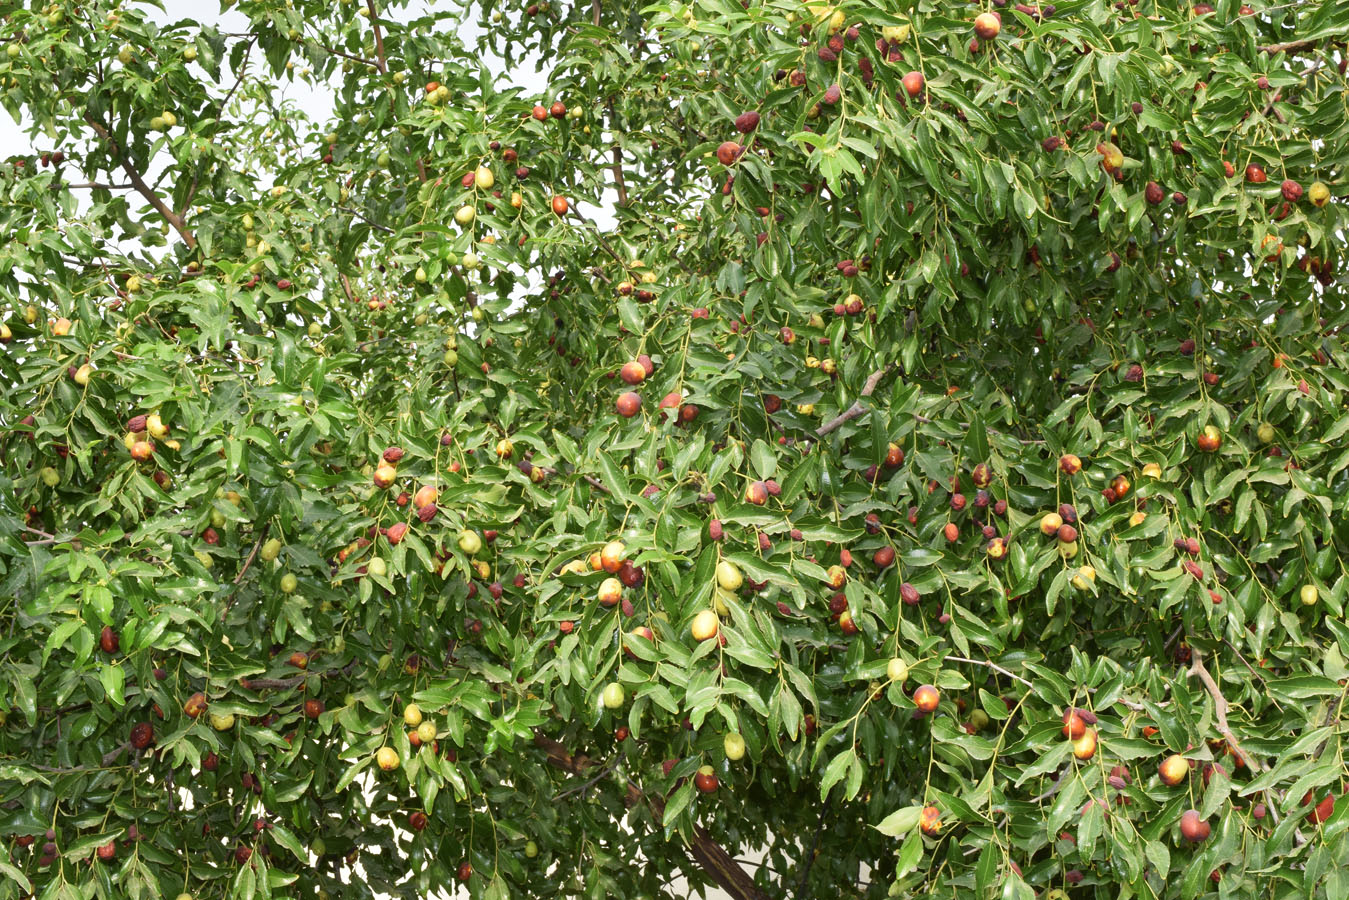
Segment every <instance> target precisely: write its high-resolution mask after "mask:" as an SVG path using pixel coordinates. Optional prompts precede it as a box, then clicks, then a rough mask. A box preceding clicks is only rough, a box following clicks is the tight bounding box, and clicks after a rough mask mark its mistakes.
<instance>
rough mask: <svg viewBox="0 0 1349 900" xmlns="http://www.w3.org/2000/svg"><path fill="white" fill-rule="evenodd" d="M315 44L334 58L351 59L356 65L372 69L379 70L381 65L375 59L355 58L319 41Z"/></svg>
mask: <svg viewBox="0 0 1349 900" xmlns="http://www.w3.org/2000/svg"><path fill="white" fill-rule="evenodd" d="M314 44H315V45H316V46H317V47H318V48H319V49H320V50H322V51H323V52H324V53H331V54H332V55H333V56H340V57H342V58H343V59H349V60H351V61H352V62H354V63H360V64H361V65H363V66H369V67H370V68H372V69H378V68H379V63H377V62H375V61H374V60H373V59H366V58H365V57H364V56H353V55H352V54H350V53H343V52H342V51H341V50H337V49H335V48H333V47H329V46H328V45H327V44H320V43H319V42H318V41H314Z"/></svg>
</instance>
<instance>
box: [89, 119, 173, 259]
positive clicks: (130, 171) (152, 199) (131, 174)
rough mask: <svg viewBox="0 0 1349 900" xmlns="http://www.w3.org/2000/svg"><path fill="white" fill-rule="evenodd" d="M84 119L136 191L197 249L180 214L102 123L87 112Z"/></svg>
mask: <svg viewBox="0 0 1349 900" xmlns="http://www.w3.org/2000/svg"><path fill="white" fill-rule="evenodd" d="M84 121H85V122H87V123H89V127H90V128H92V129H94V132H95V133H96V134H97V135H98V136H99V137H100V138H102V139H103V141H104V143H106V144H107V145H108V149H109V151H110V152H111V153H112V155H113V156H115V157H117V159H118V162H119V163H120V165H121V166H122V171H123V172H126V176H127V178H128V179H129V180H130V181H131V184H132V186H133V187H135V189H136V192H137V193H139V194H140V195H141V196H142V197H144V198H145V199H146V200H148V201H149V203H150V205H151V206H153V207H154V208H155V211H156V212H157V213H159V214H160V215H161V216H163V217H164V221H166V222H168V223H169V224H170V225H171V226H173V230H174V231H176V232H178V234H179V236H180V237H182V239H183V242H184V243H185V244H187V247H188V249H189V250H195V249H197V239H196V238H195V237H193V235H192V232H190V231H188V230H187V225H186V224H184V222H183V218H182V216H180V215H178V214H177V213H175V212H174V211H173V210H171V209H169V207H168V204H166V203H165V202H164V201H163V200H161V199H160V198H159V195H158V194H156V193H155V192H154V191H153V190H151V188H150V186H149V185H148V184H146V183H145V179H144V178H142V177H141V173H140V172H138V171H136V167H135V166H133V165H132V164H131V160H129V159H127V158H126V154H124V153H123V152H122V149H121V148H120V147H118V146H117V141H115V140H113V137H112V135H111V134H110V133H109V132H108V129H107V128H104V127H103V125H102V124H100V123H99V122H98V121H97V120H95V119H94V118H93V117H92V116H90V115H88V114H86V115H85V117H84Z"/></svg>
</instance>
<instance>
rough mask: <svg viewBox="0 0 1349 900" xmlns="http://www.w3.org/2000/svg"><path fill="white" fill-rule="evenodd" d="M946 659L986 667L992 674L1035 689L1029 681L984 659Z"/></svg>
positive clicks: (954, 657)
mask: <svg viewBox="0 0 1349 900" xmlns="http://www.w3.org/2000/svg"><path fill="white" fill-rule="evenodd" d="M946 659H947V661H949V662H958V663H970V664H971V665H976V666H986V667H988V668H990V669H992V670H993V671H994V672H1001V673H1002V674H1004V675H1006V676H1007V677H1008V678H1011V679H1013V680H1015V681H1019V682H1021V683H1022V684H1024V685H1025V686H1026V687H1028V688H1034V687H1035V685H1033V684H1031V683H1030V682H1029V681H1027V680H1026V679H1024V678H1022V677H1021V676H1020V675H1016V674H1013V673H1012V672H1009V671H1007V670H1006V669H1004V668H1003V667H1002V666H1000V665H998V664H997V663H992V662H989V661H988V660H986V659H965V658H964V657H963V656H948V657H946Z"/></svg>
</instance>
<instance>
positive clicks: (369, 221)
mask: <svg viewBox="0 0 1349 900" xmlns="http://www.w3.org/2000/svg"><path fill="white" fill-rule="evenodd" d="M338 209H340V210H342V212H344V213H350V214H351V215H353V216H355V217H356V218H358V219H360V220H361V221H362V222H364V223H365V224H367V225H369V226H370V227H371V228H374V229H376V230H378V231H382V232H384V233H385V234H393V229H392V228H390V227H389V226H387V225H381V224H379V223H378V222H376V221H375V220H374V219H371V218H370V217H369V216H367V215H366V214H365V213H363V212H361V211H360V210H358V209H352V208H351V207H350V206H339V207H338Z"/></svg>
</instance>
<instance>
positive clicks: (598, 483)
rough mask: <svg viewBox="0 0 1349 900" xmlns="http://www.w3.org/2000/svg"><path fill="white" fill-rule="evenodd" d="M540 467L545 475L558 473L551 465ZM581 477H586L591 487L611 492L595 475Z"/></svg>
mask: <svg viewBox="0 0 1349 900" xmlns="http://www.w3.org/2000/svg"><path fill="white" fill-rule="evenodd" d="M539 468H540V469H542V470H543V474H545V475H548V476H552V475H556V474H557V469H554V468H551V467H550V466H539ZM581 477H582V478H583V479H585V481H586V482H587V483H588V484H589V485H590V486H591V487H593V488H596V489H597V490H601V491H604V493H606V494H608V493H611V492H610V490H609V489H608V488H607V487H605V486H604V482H603V481H600V480H599V479H598V478H596V477H595V476H594V475H582V476H581Z"/></svg>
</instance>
